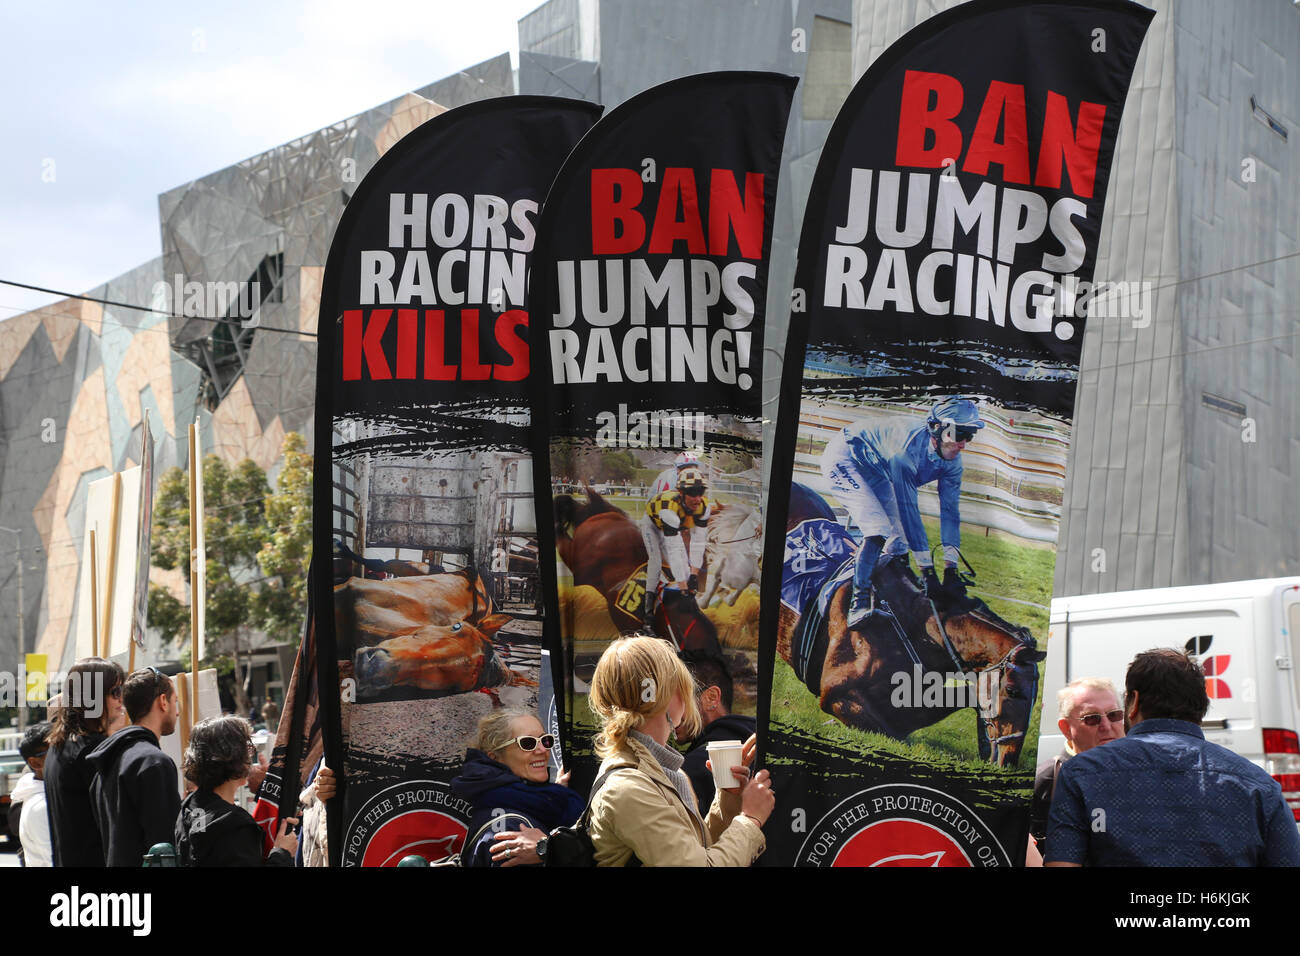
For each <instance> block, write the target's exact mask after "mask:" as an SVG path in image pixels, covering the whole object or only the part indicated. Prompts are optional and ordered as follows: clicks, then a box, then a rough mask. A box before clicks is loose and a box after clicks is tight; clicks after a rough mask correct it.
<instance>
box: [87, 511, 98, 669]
mask: <svg viewBox="0 0 1300 956" xmlns="http://www.w3.org/2000/svg"><path fill="white" fill-rule="evenodd" d="M98 551H99V548H98V546H97V545H96V544H95V529H94V528H91V529H90V554H89V555H87V560H89V561H90V656H91V657H98V656H99V587H98V582H97V581H96V576H95V567H96V565H98V564H99V555H98Z"/></svg>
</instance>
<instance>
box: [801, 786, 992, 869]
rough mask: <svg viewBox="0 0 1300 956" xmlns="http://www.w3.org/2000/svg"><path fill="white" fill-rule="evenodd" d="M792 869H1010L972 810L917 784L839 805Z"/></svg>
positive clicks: (876, 791)
mask: <svg viewBox="0 0 1300 956" xmlns="http://www.w3.org/2000/svg"><path fill="white" fill-rule="evenodd" d="M795 865H796V866H965V867H976V866H1010V865H1011V861H1010V859H1009V858H1008V856H1007V852H1006V850H1004V849H1003V848H1002V844H1001V843H999V842H998V839H997V837H995V836H994V835H993V831H992V830H990V829H989V828H988V827H987V826H986V825H985V823H984V821H983V820H981V819H980V818H979V817H978V816H977V815H976V814H975V812H974V811H973V810H971V808H970V807H968V806H966V804H964V803H962V802H961V801H960V800H957V799H956V798H955V797H952V796H951V795H949V794H946V793H943V792H942V791H939V790H934V789H932V788H930V787H921V786H917V785H915V784H897V783H891V784H884V785H882V786H879V787H872V788H871V789H869V790H863V791H861V792H860V793H855V794H854V795H853V796H851V797H849V798H847V799H845V800H842V801H840V802H839V803H838V804H837V805H836V806H835V808H834V809H833V810H831V811H830V812H829V813H827V814H826V815H825V816H824V817H822V818H821V819H820V820H819V821H817V824H816V825H815V826H814V827H813V828H812V829H811V830H810V831H809V833H808V838H807V839H806V840H804V843H803V846H801V847H800V848H799V854H798V856H797V857H796V858H795Z"/></svg>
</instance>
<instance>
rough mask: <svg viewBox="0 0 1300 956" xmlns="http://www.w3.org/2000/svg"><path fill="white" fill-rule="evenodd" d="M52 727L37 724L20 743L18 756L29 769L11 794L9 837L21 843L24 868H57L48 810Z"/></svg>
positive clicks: (21, 859)
mask: <svg viewBox="0 0 1300 956" xmlns="http://www.w3.org/2000/svg"><path fill="white" fill-rule="evenodd" d="M49 737H50V725H49V724H48V723H40V724H34V725H33V726H31V727H28V728H27V732H26V733H24V734H23V739H22V740H21V741H19V743H18V756H20V757H22V758H23V760H24V761H26V763H27V769H26V770H25V771H24V772H23V775H22V776H21V777H19V778H18V783H17V784H15V786H14V789H13V792H12V793H11V794H10V795H9V800H10V803H9V835H10V837H13V838H16V839H17V840H18V864H19V865H20V866H53V865H54V860H53V856H52V851H51V849H50V817H49V813H48V811H47V810H46V808H45V754H46V752H47V751H48V750H49V749H50V744H49Z"/></svg>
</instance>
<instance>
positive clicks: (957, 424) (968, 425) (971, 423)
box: [927, 398, 984, 441]
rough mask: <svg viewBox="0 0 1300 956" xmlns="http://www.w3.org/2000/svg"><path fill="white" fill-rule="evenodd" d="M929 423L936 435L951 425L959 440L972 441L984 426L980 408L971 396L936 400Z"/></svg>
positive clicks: (933, 433)
mask: <svg viewBox="0 0 1300 956" xmlns="http://www.w3.org/2000/svg"><path fill="white" fill-rule="evenodd" d="M927 424H928V425H929V426H930V433H931V434H932V435H935V436H938V435H939V434H940V433H941V432H942V431H943V430H944V429H946V428H947V427H948V426H949V425H951V426H952V428H953V434H954V436H955V437H956V439H957V441H970V440H971V439H972V438H974V437H975V433H976V432H977V431H979V430H980V429H981V428H983V427H984V421H983V420H982V419H981V418H980V413H979V409H978V408H977V407H976V406H975V403H974V402H972V401H971V400H970V399H969V398H945V399H942V400H940V401H938V402H935V404H934V407H933V408H931V409H930V416H929V418H928V419H927Z"/></svg>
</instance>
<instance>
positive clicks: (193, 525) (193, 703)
mask: <svg viewBox="0 0 1300 956" xmlns="http://www.w3.org/2000/svg"><path fill="white" fill-rule="evenodd" d="M196 439H197V435H196V434H195V427H194V425H190V426H189V440H190V675H191V683H192V685H193V686H194V687H195V688H197V687H198V686H199V685H198V677H199V602H200V601H201V600H202V599H203V596H202V595H201V594H199V587H198V583H199V576H198V572H197V570H196V568H197V566H198V564H197V562H199V561H201V560H203V556H202V555H200V554H199V553H198V549H199V531H198V522H200V521H202V520H203V516H202V515H196V514H195V513H194V511H195V508H194V504H195V497H196V495H197V483H198V479H197V477H196V476H197V475H198V471H197V469H198V467H199V465H198V461H197V455H196V454H195V442H196ZM189 714H190V722H191V723H197V722H198V719H199V695H198V694H197V693H196V694H193V695H192V696H191V698H190V709H189ZM187 736H188V735H187Z"/></svg>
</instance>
